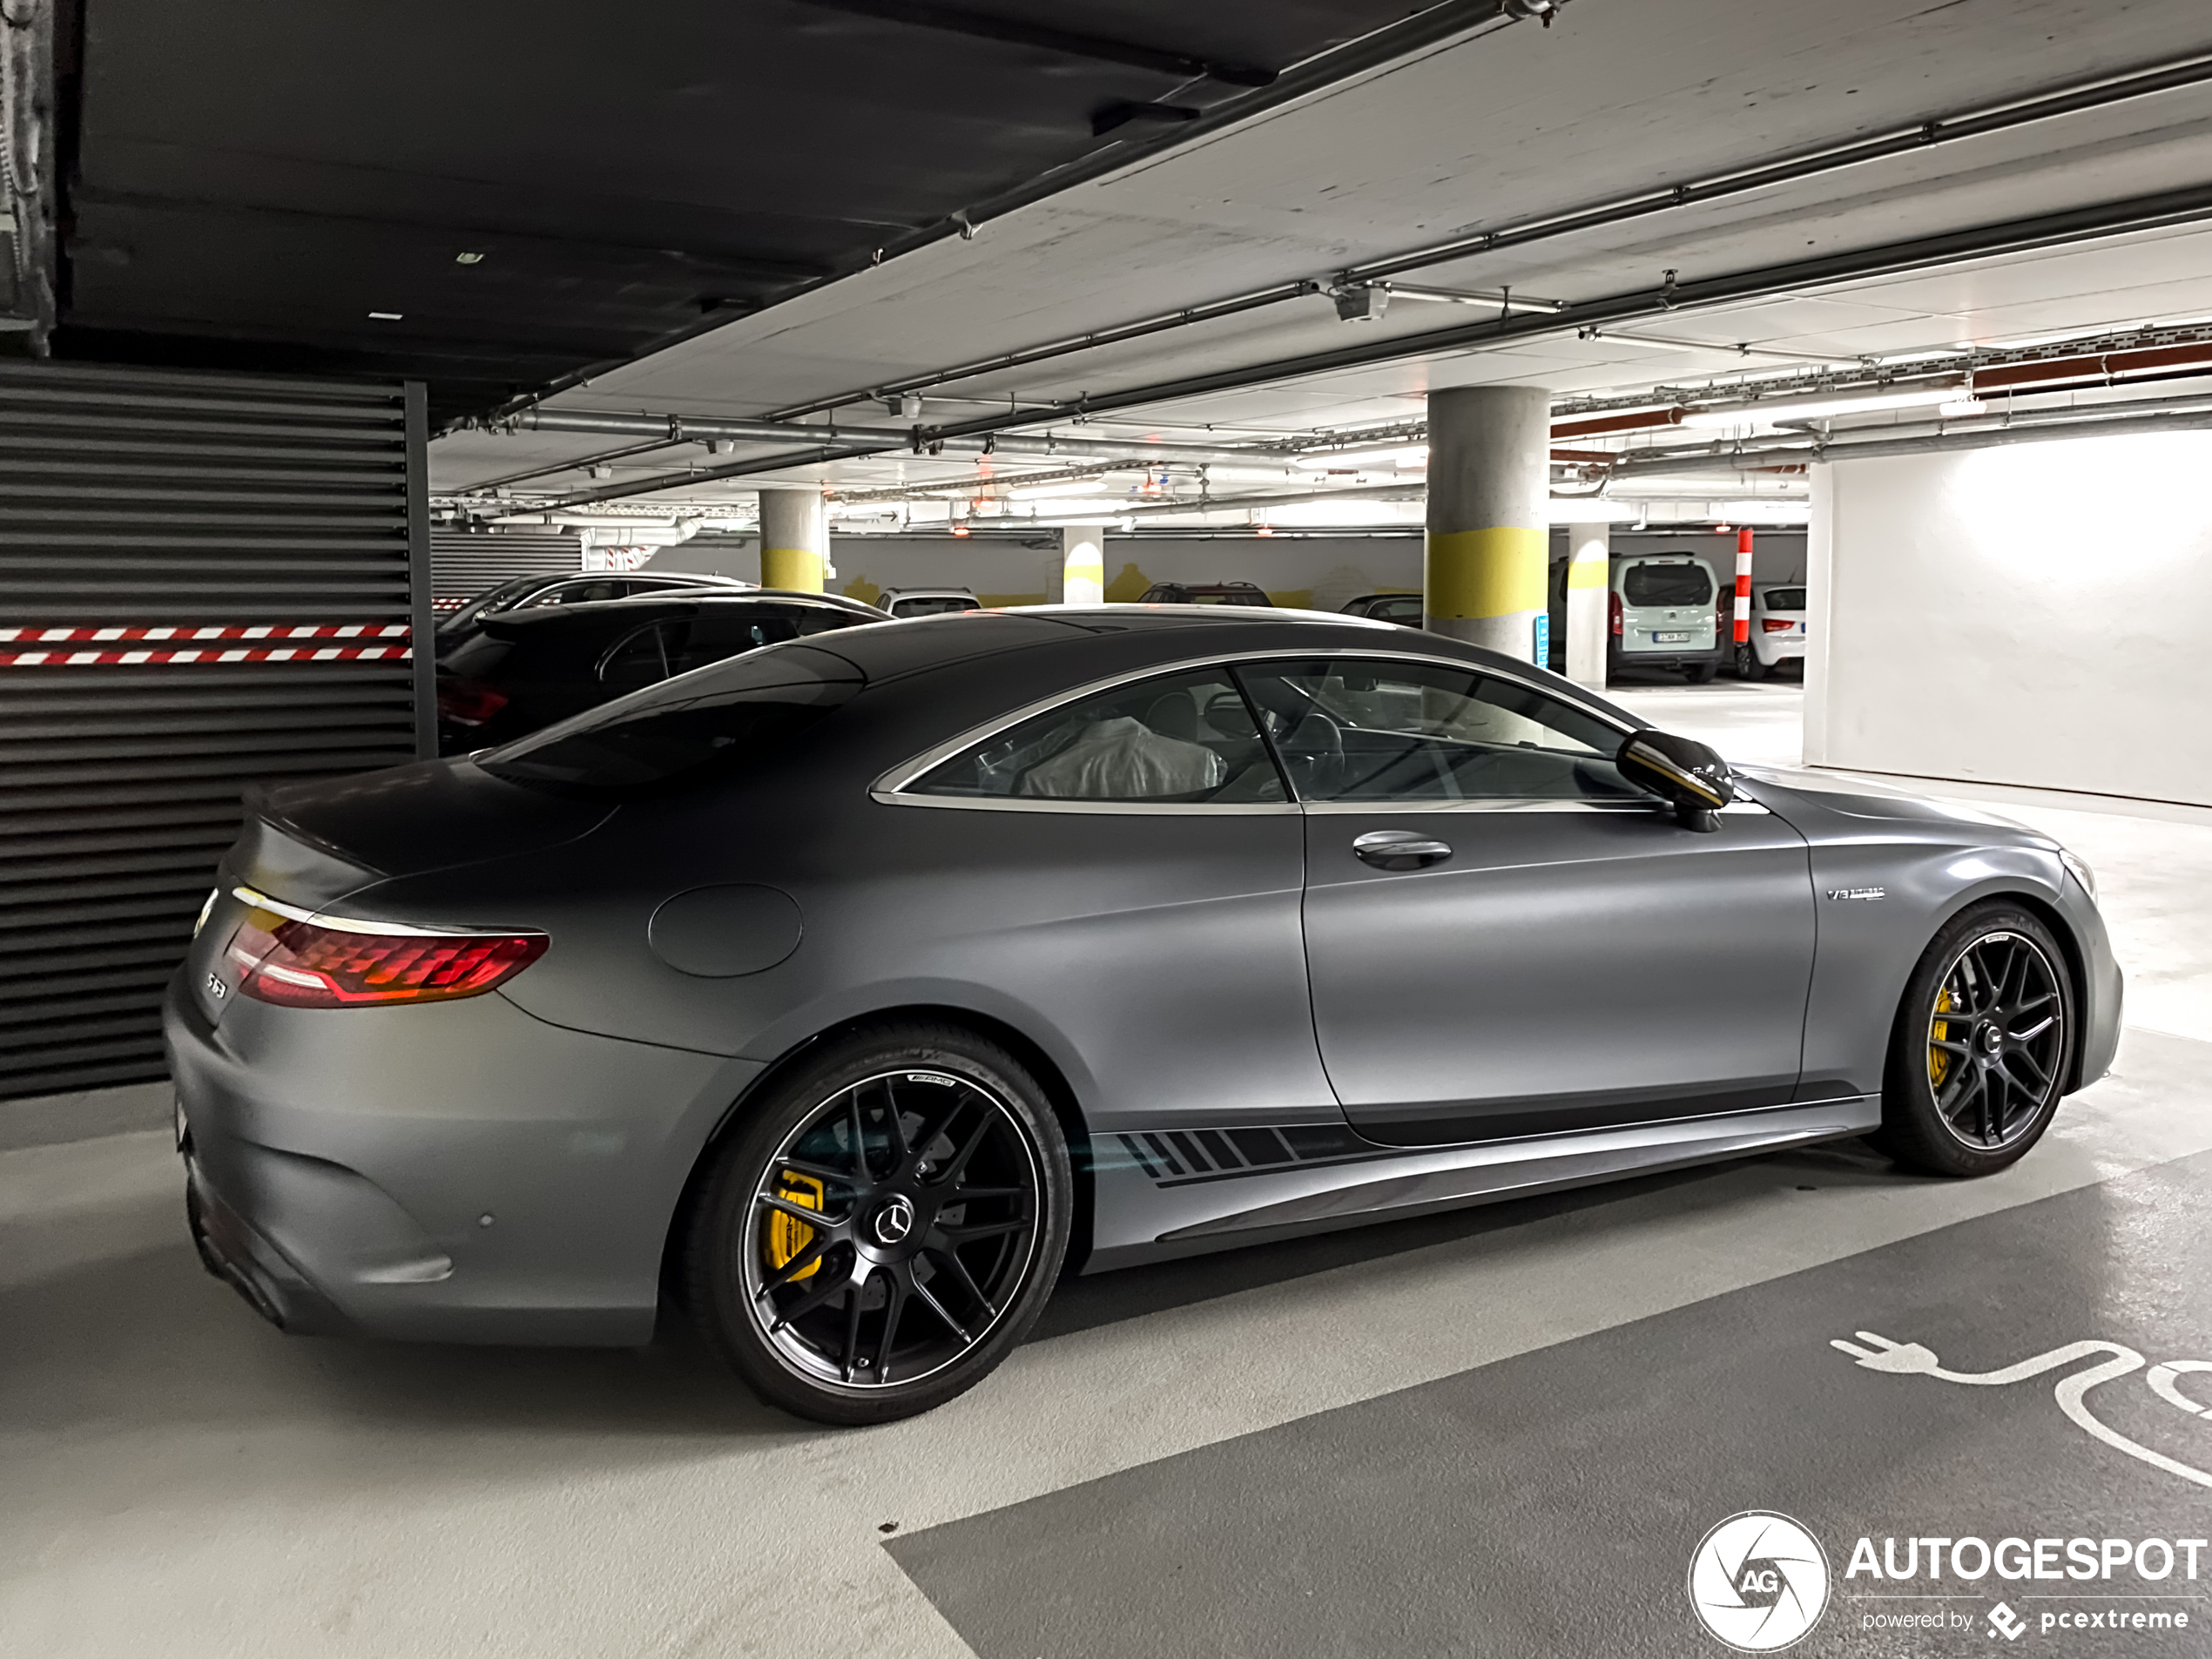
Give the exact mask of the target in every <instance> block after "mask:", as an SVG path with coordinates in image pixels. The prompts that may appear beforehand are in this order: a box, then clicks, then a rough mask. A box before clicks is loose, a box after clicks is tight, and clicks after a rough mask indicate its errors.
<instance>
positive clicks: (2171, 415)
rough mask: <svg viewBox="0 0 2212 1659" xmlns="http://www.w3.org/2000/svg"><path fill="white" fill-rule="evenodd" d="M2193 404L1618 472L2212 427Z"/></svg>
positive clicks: (1833, 441) (1663, 462)
mask: <svg viewBox="0 0 2212 1659" xmlns="http://www.w3.org/2000/svg"><path fill="white" fill-rule="evenodd" d="M2179 401H2182V402H2185V403H2187V404H2188V405H2189V406H2190V407H2186V408H2174V409H2167V410H2162V411H2155V412H2153V413H2149V414H2143V413H2133V414H2131V413H2126V412H2125V410H2126V408H2127V406H2125V405H2119V406H2109V405H2107V406H2104V407H2107V408H2114V413H2112V414H2109V415H2102V414H2098V413H2095V412H2093V411H2088V410H2082V409H2065V410H2059V409H2053V410H2047V411H2035V412H2033V413H2028V414H2021V415H2013V416H2012V417H2011V418H2010V419H2009V421H2003V422H2000V423H1997V424H1992V425H1979V424H1976V425H1966V426H1963V427H1960V428H1952V429H1949V430H1945V431H1939V432H1930V433H1921V434H1916V435H1907V436H1904V437H1890V436H1884V437H1878V438H1857V439H1854V438H1852V437H1851V436H1850V435H1838V436H1836V437H1823V438H1813V439H1811V440H1809V441H1807V442H1802V443H1791V444H1788V445H1780V444H1775V445H1766V446H1762V447H1760V448H1743V447H1739V448H1733V449H1726V450H1719V451H1691V452H1689V453H1683V452H1679V451H1677V452H1666V451H1655V452H1649V453H1645V454H1639V455H1629V456H1625V457H1623V458H1622V461H1621V462H1620V464H1619V465H1618V466H1617V467H1616V468H1615V469H1614V476H1615V478H1619V479H1627V478H1633V477H1636V476H1638V475H1644V474H1649V473H1684V472H1718V471H1726V472H1739V471H1749V470H1751V469H1762V468H1767V467H1775V466H1781V465H1785V464H1788V463H1791V462H1808V461H1850V460H1860V459H1866V460H1871V459H1875V458H1878V457H1880V456H1885V455H1935V454H1939V453H1941V452H1943V451H1946V450H1952V449H1979V448H1996V447H1998V446H2000V445H2004V444H2012V443H2048V442H2052V441H2053V440H2054V439H2059V438H2068V437H2080V438H2105V437H2131V436H2134V435H2138V434H2141V433H2146V432H2192V431H2198V430H2201V429H2202V428H2207V427H2212V399H2203V398H2198V399H2186V400H2179Z"/></svg>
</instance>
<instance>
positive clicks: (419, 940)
mask: <svg viewBox="0 0 2212 1659" xmlns="http://www.w3.org/2000/svg"><path fill="white" fill-rule="evenodd" d="M269 921H274V922H275V926H274V927H265V926H263V925H262V924H264V923H266V922H269ZM549 942H550V941H548V940H547V939H546V937H545V935H544V934H403V933H389V934H382V933H368V932H361V931H353V930H348V929H344V928H338V927H324V926H322V925H321V924H320V923H318V922H312V921H279V920H277V919H276V918H274V917H273V916H270V915H269V914H267V913H266V912H257V913H256V914H253V915H252V916H249V917H248V918H247V919H246V922H245V923H244V924H243V925H242V926H241V927H239V930H238V933H237V935H236V936H235V937H234V938H233V939H232V941H231V944H230V956H231V960H232V961H233V962H235V963H236V964H237V965H238V967H239V968H240V969H242V970H243V974H242V977H241V978H240V979H239V989H240V990H241V991H244V992H245V993H246V995H248V996H250V997H253V999H254V1000H255V1001H261V1002H274V1003H278V1004H280V1006H282V1007H285V1008H363V1007H368V1006H372V1005H376V1004H385V1003H393V1002H439V1001H451V1000H453V999H454V998H455V997H462V996H476V995H482V993H483V992H485V991H489V990H490V989H491V988H492V987H494V986H495V985H497V984H499V983H501V982H502V981H505V980H509V979H512V978H513V977H514V976H515V975H516V974H519V973H521V972H522V971H523V969H524V968H528V967H529V965H530V964H531V963H532V962H534V961H536V960H537V959H538V958H539V957H541V956H543V955H544V954H545V948H546V946H547V944H548V943H549Z"/></svg>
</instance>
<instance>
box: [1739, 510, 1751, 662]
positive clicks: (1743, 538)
mask: <svg viewBox="0 0 2212 1659" xmlns="http://www.w3.org/2000/svg"><path fill="white" fill-rule="evenodd" d="M1750 637H1751V532H1750V527H1749V526H1744V527H1743V528H1739V529H1737V532H1736V643H1737V644H1739V645H1741V644H1743V643H1744V642H1745V641H1746V640H1748V639H1750Z"/></svg>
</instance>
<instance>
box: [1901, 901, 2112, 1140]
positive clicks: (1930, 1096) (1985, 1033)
mask: <svg viewBox="0 0 2212 1659" xmlns="http://www.w3.org/2000/svg"><path fill="white" fill-rule="evenodd" d="M2073 1058H2074V987H2073V981H2072V980H2071V979H2070V978H2069V977H2068V974H2067V966H2066V957H2065V954H2064V953H2063V952H2062V951H2061V950H2060V948H2059V944H2058V941H2057V940H2056V939H2055V938H2054V937H2053V936H2052V934H2051V931H2050V929H2049V928H2048V927H2046V926H2045V925H2044V923H2043V922H2042V921H2041V920H2040V918H2038V917H2036V916H2034V915H2033V914H2029V913H2028V912H2027V911H2025V910H2022V909H2019V908H2016V907H2013V906H2010V905H1991V906H1984V907H1979V908H1977V909H1974V910H1970V911H1968V912H1966V914H1964V915H1962V916H1960V917H1959V918H1957V919H1956V920H1954V921H1952V923H1951V924H1950V925H1949V926H1947V927H1945V928H1944V930H1943V931H1942V933H1940V934H1938V935H1937V936H1936V939H1935V941H1934V942H1933V943H1932V944H1931V945H1930V946H1929V948H1928V951H1927V954H1925V955H1924V956H1922V958H1921V959H1920V964H1919V968H1916V969H1915V970H1914V972H1913V975H1912V984H1911V986H1910V987H1909V988H1908V989H1907V990H1906V993H1905V1005H1904V1007H1903V1008H1902V1009H1901V1010H1900V1011H1899V1013H1898V1023H1897V1028H1896V1031H1895V1034H1894V1035H1893V1037H1892V1043H1891V1053H1890V1064H1889V1072H1888V1077H1887V1080H1886V1082H1885V1088H1884V1091H1883V1113H1882V1116H1883V1123H1882V1130H1881V1133H1880V1135H1879V1136H1878V1137H1877V1138H1878V1141H1879V1142H1880V1143H1881V1144H1882V1145H1883V1146H1884V1148H1885V1150H1888V1151H1889V1152H1890V1153H1891V1154H1892V1156H1893V1157H1898V1159H1900V1160H1901V1161H1903V1162H1905V1163H1912V1164H1914V1165H1916V1166H1918V1167H1919V1168H1922V1169H1925V1170H1932V1171H1934V1172H1936V1173H1939V1174H1943V1175H1986V1174H1988V1173H1991V1172H1992V1171H1993V1170H2001V1169H2004V1168H2005V1167H2006V1166H2007V1165H2008V1164H2011V1163H2013V1162H2015V1161H2016V1160H2017V1159H2018V1158H2019V1157H2020V1155H2021V1154H2022V1153H2024V1152H2025V1151H2027V1149H2028V1148H2029V1147H2030V1146H2032V1145H2033V1144H2034V1143H2035V1142H2036V1140H2037V1139H2039V1138H2040V1136H2041V1135H2042V1133H2043V1131H2044V1130H2045V1129H2046V1128H2047V1126H2048V1125H2049V1123H2050V1121H2051V1118H2052V1116H2053V1114H2054V1112H2055V1111H2056V1109H2057V1108H2058V1103H2059V1098H2060V1095H2061V1094H2062V1093H2063V1092H2064V1091H2065V1088H2066V1080H2067V1075H2068V1073H2069V1071H2070V1070H2071V1069H2072V1064H2073Z"/></svg>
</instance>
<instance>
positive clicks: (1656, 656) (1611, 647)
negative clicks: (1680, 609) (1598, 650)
mask: <svg viewBox="0 0 2212 1659" xmlns="http://www.w3.org/2000/svg"><path fill="white" fill-rule="evenodd" d="M1734 650H1735V646H1734V645H1733V644H1728V645H1709V646H1707V647H1706V648H1705V649H1703V651H1689V650H1676V649H1673V648H1671V647H1670V648H1669V649H1667V650H1665V651H1623V650H1622V649H1621V647H1620V646H1619V645H1618V644H1608V645H1607V646H1606V648H1605V665H1606V667H1607V668H1608V669H1623V668H1657V669H1679V668H1702V667H1703V666H1704V665H1705V664H1708V663H1710V664H1713V665H1715V666H1716V667H1717V666H1718V665H1720V664H1723V663H1725V662H1727V661H1728V660H1729V658H1730V655H1731V654H1732V653H1733V651H1734Z"/></svg>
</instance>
